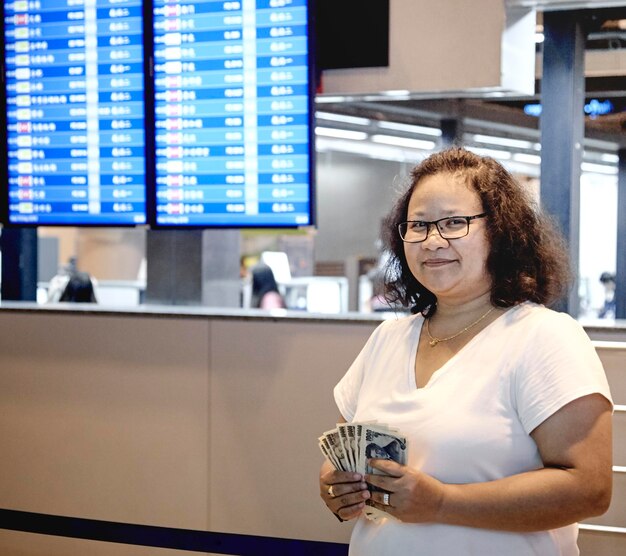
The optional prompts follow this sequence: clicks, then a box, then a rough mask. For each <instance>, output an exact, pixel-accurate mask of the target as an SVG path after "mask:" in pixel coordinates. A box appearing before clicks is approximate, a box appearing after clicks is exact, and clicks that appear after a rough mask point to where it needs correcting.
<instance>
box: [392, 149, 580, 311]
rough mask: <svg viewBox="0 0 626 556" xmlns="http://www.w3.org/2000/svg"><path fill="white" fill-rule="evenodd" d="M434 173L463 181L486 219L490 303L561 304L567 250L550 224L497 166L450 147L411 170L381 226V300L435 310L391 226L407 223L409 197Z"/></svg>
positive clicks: (433, 300) (566, 274)
mask: <svg viewBox="0 0 626 556" xmlns="http://www.w3.org/2000/svg"><path fill="white" fill-rule="evenodd" d="M440 173H447V174H454V175H461V176H463V177H464V178H465V179H466V180H467V183H468V185H469V186H470V187H471V188H472V189H473V190H474V191H476V193H477V194H478V196H479V197H480V200H481V202H482V205H483V211H484V212H486V213H487V214H488V218H487V220H486V230H487V238H488V241H489V244H490V246H491V251H490V254H489V256H488V257H487V263H486V267H487V271H488V273H489V275H490V276H491V281H492V288H491V302H492V303H493V304H494V305H495V306H497V307H512V306H513V305H517V304H518V303H521V302H523V301H534V302H536V303H541V304H544V305H551V304H552V303H554V302H555V301H557V300H559V299H561V297H562V296H563V295H564V294H565V293H566V292H567V289H568V287H569V285H570V282H571V271H570V262H569V256H568V249H567V246H566V243H565V241H564V239H563V237H562V235H561V234H560V232H559V231H558V229H557V226H556V225H555V224H554V223H553V221H552V220H551V219H550V218H549V217H548V216H547V215H546V214H544V213H542V211H541V209H540V207H539V206H538V204H537V203H535V202H534V200H533V199H532V198H531V196H530V195H529V194H528V193H527V192H526V191H525V190H524V188H523V186H522V185H521V184H520V183H519V182H518V181H517V180H515V178H513V176H512V175H511V174H510V173H509V172H508V171H507V170H506V169H505V168H503V167H502V165H501V164H499V163H498V162H496V161H495V160H493V159H492V158H489V157H483V156H478V155H476V154H474V153H472V152H470V151H467V150H465V149H463V148H459V147H454V148H451V149H447V150H444V151H441V152H438V153H435V154H433V155H431V156H429V157H428V158H427V159H426V160H424V161H423V162H421V163H420V164H418V165H417V166H416V167H415V168H414V169H413V170H412V171H411V179H410V183H409V186H408V188H407V189H406V191H405V192H404V193H402V194H401V196H400V197H399V198H398V200H397V201H396V203H395V205H394V207H393V208H392V209H391V211H390V213H389V214H388V215H387V217H386V218H385V220H384V222H383V231H382V239H383V242H384V246H385V249H386V250H387V251H388V254H389V260H388V262H387V265H386V268H385V299H386V300H387V302H388V303H389V304H390V305H394V304H397V303H400V304H401V305H402V306H404V307H411V310H412V312H413V313H417V312H421V313H422V314H424V315H425V316H430V315H432V314H434V312H435V311H436V309H437V298H436V296H435V295H434V294H433V293H432V292H430V291H429V290H427V289H426V288H425V287H424V286H423V285H422V284H420V283H419V282H418V281H417V280H416V279H415V277H414V276H413V274H412V273H411V271H410V270H409V266H408V264H407V260H406V257H405V254H404V244H403V241H402V239H401V238H400V235H399V234H398V224H399V223H400V222H402V221H404V220H406V218H407V210H408V206H409V201H410V199H411V195H412V193H413V191H414V190H415V188H416V187H417V186H418V185H419V183H420V181H421V180H422V179H424V178H425V177H428V176H433V175H435V174H440Z"/></svg>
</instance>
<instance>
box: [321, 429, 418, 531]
mask: <svg viewBox="0 0 626 556" xmlns="http://www.w3.org/2000/svg"><path fill="white" fill-rule="evenodd" d="M318 443H319V447H320V450H321V451H322V453H323V454H324V456H326V458H327V459H328V460H329V461H330V462H331V464H332V465H333V466H334V467H335V469H338V470H340V471H355V472H357V473H362V474H365V473H369V474H377V475H379V474H382V472H381V471H379V470H377V469H374V468H373V467H371V466H369V465H368V463H367V462H368V460H369V459H370V458H381V459H390V460H393V461H395V462H397V463H400V464H403V465H404V464H406V461H407V441H406V438H405V437H404V436H403V435H402V434H400V433H399V432H398V430H397V429H393V428H391V427H389V426H387V425H385V424H381V423H372V422H367V423H338V424H337V427H336V428H334V429H332V430H329V431H326V432H325V433H324V434H323V435H322V436H320V437H319V438H318ZM370 490H372V491H374V490H380V489H376V488H375V487H370ZM364 513H365V517H367V518H368V519H370V520H372V521H378V520H380V519H382V518H384V517H391V516H390V514H388V513H387V512H385V511H383V510H380V509H378V508H376V507H374V506H372V505H370V503H368V506H367V507H366V508H365V511H364Z"/></svg>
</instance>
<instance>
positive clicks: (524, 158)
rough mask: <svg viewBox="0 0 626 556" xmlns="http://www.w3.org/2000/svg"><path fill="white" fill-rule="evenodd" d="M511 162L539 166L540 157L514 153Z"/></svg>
mask: <svg viewBox="0 0 626 556" xmlns="http://www.w3.org/2000/svg"><path fill="white" fill-rule="evenodd" d="M513 160H515V161H516V162H524V163H525V164H541V157H540V156H539V155H538V154H526V153H515V154H514V155H513Z"/></svg>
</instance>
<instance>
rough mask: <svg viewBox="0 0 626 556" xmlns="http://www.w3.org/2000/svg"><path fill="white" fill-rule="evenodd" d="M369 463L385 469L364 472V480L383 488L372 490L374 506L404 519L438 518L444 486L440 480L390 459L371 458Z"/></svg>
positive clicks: (405, 520) (426, 519)
mask: <svg viewBox="0 0 626 556" xmlns="http://www.w3.org/2000/svg"><path fill="white" fill-rule="evenodd" d="M369 465H370V466H371V467H373V468H374V469H378V470H379V471H381V472H382V473H384V475H372V474H368V475H366V476H365V481H366V482H367V483H369V484H370V485H372V486H374V487H377V488H380V489H382V490H383V491H385V492H378V491H374V492H372V495H371V498H372V502H374V505H375V506H376V507H377V508H380V509H381V510H384V511H386V512H387V513H389V514H391V515H392V516H394V517H396V518H398V519H399V520H400V521H404V522H406V523H425V522H436V521H439V519H438V516H439V512H440V509H441V506H442V502H443V496H444V490H445V485H444V484H443V483H441V482H440V481H438V480H437V479H434V478H433V477H431V476H430V475H427V474H426V473H422V472H420V471H416V470H415V469H412V468H410V467H407V466H406V465H400V464H399V463H396V462H395V461H392V460H387V459H371V460H369ZM385 493H387V494H388V495H389V496H385Z"/></svg>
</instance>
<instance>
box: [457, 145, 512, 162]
mask: <svg viewBox="0 0 626 556" xmlns="http://www.w3.org/2000/svg"><path fill="white" fill-rule="evenodd" d="M466 149H467V150H468V151H472V152H473V153H474V154H477V155H479V156H490V157H491V158H495V159H497V160H509V159H510V158H511V153H510V152H509V151H499V150H497V149H483V148H482V147H466Z"/></svg>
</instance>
